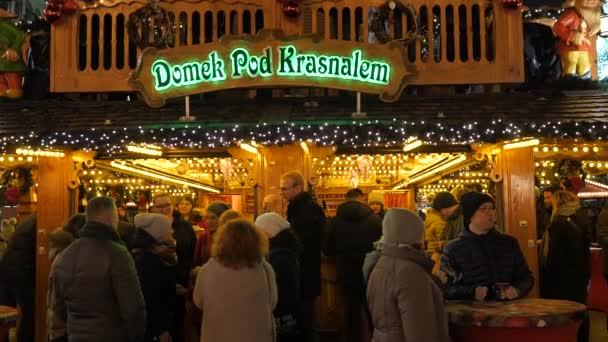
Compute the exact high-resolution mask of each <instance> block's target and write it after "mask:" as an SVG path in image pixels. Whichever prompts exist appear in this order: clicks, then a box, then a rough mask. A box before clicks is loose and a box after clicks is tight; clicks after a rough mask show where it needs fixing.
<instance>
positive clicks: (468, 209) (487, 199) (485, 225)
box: [460, 192, 495, 232]
mask: <svg viewBox="0 0 608 342" xmlns="http://www.w3.org/2000/svg"><path fill="white" fill-rule="evenodd" d="M486 203H488V204H486ZM460 206H461V208H462V216H463V221H464V227H465V229H470V225H471V223H472V222H473V225H474V226H475V228H474V229H475V230H476V231H477V230H481V232H484V231H485V232H487V231H489V230H490V229H492V228H493V227H494V220H495V215H494V214H495V210H494V199H493V198H492V196H490V195H488V194H486V193H482V192H469V193H466V194H464V195H462V197H461V198H460ZM482 206H484V211H483V212H481V213H480V215H475V214H476V213H477V212H478V210H479V208H481V207H482ZM486 207H487V208H486ZM481 214H492V215H481Z"/></svg>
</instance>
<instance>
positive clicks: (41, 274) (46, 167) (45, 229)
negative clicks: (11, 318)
mask: <svg viewBox="0 0 608 342" xmlns="http://www.w3.org/2000/svg"><path fill="white" fill-rule="evenodd" d="M70 161H71V156H70V155H69V154H67V155H66V156H65V157H63V158H45V157H39V159H38V204H39V205H38V211H37V215H38V218H37V224H38V228H37V230H38V232H37V238H36V297H35V298H36V316H35V321H36V341H37V342H46V293H47V288H48V277H49V270H50V262H49V257H48V239H47V237H48V233H50V232H51V231H53V230H54V229H55V228H57V227H59V226H61V225H62V224H63V223H64V222H65V221H66V220H67V219H68V218H69V217H70V191H69V189H68V179H69V172H70Z"/></svg>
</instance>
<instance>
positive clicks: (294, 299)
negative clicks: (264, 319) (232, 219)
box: [255, 212, 302, 342]
mask: <svg viewBox="0 0 608 342" xmlns="http://www.w3.org/2000/svg"><path fill="white" fill-rule="evenodd" d="M255 224H256V225H257V226H258V227H260V228H261V229H262V231H264V233H266V235H267V236H268V239H269V245H270V246H269V251H268V257H267V259H268V262H269V263H270V265H271V266H272V268H273V270H274V273H275V276H276V280H277V291H278V295H279V298H278V302H277V306H276V307H275V308H274V311H273V314H274V317H275V322H277V323H278V324H277V326H276V329H277V341H278V342H288V341H294V340H296V339H297V338H298V337H299V336H298V333H299V332H298V329H297V322H296V317H297V314H298V310H299V306H300V262H299V258H300V254H301V253H302V244H301V243H300V241H299V240H298V237H297V236H296V234H295V233H294V232H293V230H291V229H290V228H289V222H287V220H285V219H284V218H283V217H281V216H280V215H278V214H277V213H274V212H270V213H265V214H262V215H260V216H258V218H257V219H256V220H255Z"/></svg>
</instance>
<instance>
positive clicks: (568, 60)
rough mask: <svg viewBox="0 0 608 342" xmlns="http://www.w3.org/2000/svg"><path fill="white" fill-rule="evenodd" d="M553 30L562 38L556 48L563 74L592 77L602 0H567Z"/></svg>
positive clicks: (563, 75)
mask: <svg viewBox="0 0 608 342" xmlns="http://www.w3.org/2000/svg"><path fill="white" fill-rule="evenodd" d="M567 3H568V4H569V5H570V6H568V8H566V10H565V11H564V12H562V13H561V15H560V16H559V18H558V19H557V21H556V22H555V24H554V25H553V32H554V33H555V35H556V36H557V37H558V38H559V43H558V46H557V51H558V53H559V55H560V57H561V62H562V65H563V69H562V77H569V78H571V77H575V78H576V77H580V78H585V79H590V78H591V60H590V52H591V51H592V49H593V46H592V44H591V40H593V38H594V37H595V36H597V34H598V33H599V32H600V23H601V21H600V16H601V11H602V5H603V1H602V0H568V2H567Z"/></svg>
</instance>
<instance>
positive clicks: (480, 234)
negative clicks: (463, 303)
mask: <svg viewBox="0 0 608 342" xmlns="http://www.w3.org/2000/svg"><path fill="white" fill-rule="evenodd" d="M460 205H461V207H462V214H463V221H464V228H465V229H464V230H463V231H462V233H461V235H460V237H459V238H458V239H456V240H453V241H451V242H450V243H448V245H447V246H446V247H445V248H444V253H443V255H442V257H441V269H442V270H443V271H444V272H446V273H447V274H448V275H450V277H449V281H448V284H447V285H446V290H447V294H446V295H447V297H448V299H467V300H473V299H474V300H479V301H482V300H512V299H517V298H520V297H524V296H525V295H526V294H527V293H528V292H529V291H530V289H531V288H532V286H533V285H534V278H533V276H532V272H531V271H530V268H529V267H528V264H527V263H526V260H525V259H524V256H523V254H522V252H521V249H520V248H519V244H518V242H517V240H516V239H515V238H513V237H512V236H509V235H506V234H502V233H500V232H498V231H496V229H495V228H494V221H495V210H496V209H495V207H494V200H493V199H492V197H491V196H490V195H488V194H485V193H480V192H470V193H467V194H464V195H463V196H462V198H461V201H460Z"/></svg>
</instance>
